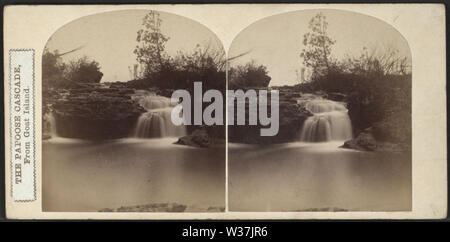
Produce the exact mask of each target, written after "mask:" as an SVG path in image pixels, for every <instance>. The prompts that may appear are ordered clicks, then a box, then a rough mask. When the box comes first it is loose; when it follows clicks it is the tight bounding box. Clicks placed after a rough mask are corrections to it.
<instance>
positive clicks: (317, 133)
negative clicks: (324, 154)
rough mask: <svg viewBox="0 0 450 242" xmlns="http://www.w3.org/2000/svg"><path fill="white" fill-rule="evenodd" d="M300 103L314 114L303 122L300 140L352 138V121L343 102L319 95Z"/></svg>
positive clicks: (342, 139) (317, 140) (319, 140)
mask: <svg viewBox="0 0 450 242" xmlns="http://www.w3.org/2000/svg"><path fill="white" fill-rule="evenodd" d="M299 103H301V104H303V105H304V106H305V108H306V109H307V110H309V111H310V112H311V113H312V114H313V116H311V117H309V118H308V119H306V120H305V122H304V124H303V128H302V131H301V135H300V141H303V142H329V141H337V140H339V141H345V140H349V139H351V138H352V136H353V134H352V125H351V121H350V118H349V116H348V110H347V108H346V107H345V105H344V104H343V103H340V102H335V101H331V100H326V99H322V98H318V97H316V98H313V99H310V100H300V101H299Z"/></svg>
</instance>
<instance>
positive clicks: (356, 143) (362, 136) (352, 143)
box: [341, 128, 377, 151]
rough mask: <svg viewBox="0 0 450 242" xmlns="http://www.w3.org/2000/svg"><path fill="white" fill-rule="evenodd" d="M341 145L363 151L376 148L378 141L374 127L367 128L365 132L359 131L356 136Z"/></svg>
mask: <svg viewBox="0 0 450 242" xmlns="http://www.w3.org/2000/svg"><path fill="white" fill-rule="evenodd" d="M341 147H342V148H348V149H355V150H362V151H374V150H376V149H377V142H376V140H375V138H374V137H373V134H372V128H369V129H365V130H364V131H363V132H361V133H359V134H358V136H356V138H354V139H352V140H348V141H346V142H345V143H344V145H342V146H341Z"/></svg>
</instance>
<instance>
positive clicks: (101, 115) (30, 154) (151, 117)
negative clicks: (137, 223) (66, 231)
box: [0, 0, 448, 240]
mask: <svg viewBox="0 0 450 242" xmlns="http://www.w3.org/2000/svg"><path fill="white" fill-rule="evenodd" d="M5 1H6V2H9V1H10V0H5ZM25 2H27V1H25ZM28 2H29V1H28ZM29 4H30V5H26V4H22V5H17V4H16V3H6V4H5V3H2V6H4V11H3V16H4V18H3V21H4V25H3V28H4V30H3V53H4V55H3V68H4V83H3V84H4V112H5V115H4V116H5V117H4V123H5V125H4V130H5V135H4V138H5V144H4V149H5V166H4V169H5V172H4V174H5V178H4V181H5V184H4V192H3V194H4V196H5V204H4V205H5V206H4V207H5V216H4V217H5V218H6V219H8V220H21V219H31V220H71V219H76V220H149V221H151V222H153V224H154V225H155V226H152V228H151V229H150V232H149V233H152V234H153V232H151V230H153V231H155V234H158V233H160V234H162V233H164V232H163V230H162V229H161V230H160V229H159V228H160V227H158V224H159V223H158V222H157V221H163V223H164V224H166V223H167V222H175V221H177V220H179V222H180V224H179V226H178V225H176V224H172V225H170V226H168V227H170V232H169V233H167V234H168V235H169V237H171V238H176V239H178V238H183V239H190V238H191V239H194V238H208V239H219V240H221V239H226V238H241V239H242V238H247V239H252V238H256V239H265V238H271V236H275V235H276V233H278V231H277V227H276V226H275V225H273V224H275V223H278V222H280V221H284V220H286V221H299V220H372V219H374V220H416V219H436V220H437V219H442V218H445V217H446V216H447V213H448V211H447V204H448V192H447V189H448V186H447V183H448V182H447V181H448V179H447V171H448V169H447V163H448V158H447V136H448V135H447V132H446V130H447V116H446V113H447V111H446V107H447V104H446V100H447V94H446V90H447V89H446V80H447V77H446V75H447V74H446V73H447V72H446V44H445V39H446V31H447V30H446V24H445V20H446V8H445V5H442V4H350V3H349V4H333V3H322V4H320V3H314V4H311V3H292V4H288V3H266V4H256V3H253V4H233V3H222V2H220V3H219V2H217V3H216V4H212V2H211V3H207V2H205V3H199V4H191V3H186V4H164V3H161V4H152V3H145V4H137V3H135V4H119V3H118V4H108V3H105V4H103V3H102V4H82V3H80V4H59V5H58V4H54V5H53V4H34V6H32V5H33V3H31V2H30V3H29ZM0 220H1V214H0ZM202 221H203V222H206V223H209V222H213V225H212V226H209V224H208V225H205V226H203V225H202ZM215 221H216V222H215ZM233 221H234V222H233ZM239 221H240V222H243V223H244V224H249V226H245V225H244V224H243V225H239V224H236V223H235V222H239ZM258 221H259V222H258ZM197 222H200V223H197ZM217 222H219V223H217ZM266 222H267V223H266ZM278 224H279V223H278ZM278 226H281V227H283V229H284V230H289V231H290V232H291V233H293V234H294V235H295V233H296V232H295V231H298V230H296V229H289V228H287V227H286V228H284V225H282V224H279V225H278ZM161 227H163V226H161ZM280 231H281V230H280ZM169 237H167V238H169Z"/></svg>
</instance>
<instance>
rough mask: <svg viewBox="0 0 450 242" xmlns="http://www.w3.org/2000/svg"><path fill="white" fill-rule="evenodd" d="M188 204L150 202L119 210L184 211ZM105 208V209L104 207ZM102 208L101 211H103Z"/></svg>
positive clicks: (118, 210)
mask: <svg viewBox="0 0 450 242" xmlns="http://www.w3.org/2000/svg"><path fill="white" fill-rule="evenodd" d="M186 207H187V206H186V205H182V204H178V203H150V204H145V205H136V206H122V207H120V208H118V209H117V212H175V213H177V212H184V211H185V210H186ZM102 210H104V209H102ZM102 210H100V211H102Z"/></svg>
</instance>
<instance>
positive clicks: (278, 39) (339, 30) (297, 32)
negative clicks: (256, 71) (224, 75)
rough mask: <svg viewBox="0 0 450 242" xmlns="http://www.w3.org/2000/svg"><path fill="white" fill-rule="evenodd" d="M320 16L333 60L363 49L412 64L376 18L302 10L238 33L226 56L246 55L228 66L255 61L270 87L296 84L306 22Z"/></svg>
mask: <svg viewBox="0 0 450 242" xmlns="http://www.w3.org/2000/svg"><path fill="white" fill-rule="evenodd" d="M319 12H322V13H323V14H324V15H325V16H326V19H327V22H328V34H329V36H330V37H331V38H332V39H334V40H336V43H335V45H333V47H332V53H331V54H332V56H333V57H335V58H338V59H340V58H344V57H346V56H347V55H350V56H360V54H361V51H362V49H363V47H367V48H369V49H373V48H377V50H378V51H383V50H385V49H387V48H393V49H398V50H399V55H401V56H404V57H407V58H408V59H409V60H411V56H410V51H409V47H408V44H407V42H406V40H404V38H403V37H402V36H401V35H400V33H399V32H398V31H397V30H395V29H394V28H393V27H392V26H390V25H389V24H386V23H385V22H383V21H381V20H378V19H376V18H373V17H370V16H367V15H362V14H357V13H353V12H348V11H341V10H303V11H295V12H290V13H284V14H280V15H275V16H271V17H267V18H264V19H262V20H259V21H257V22H255V23H253V24H252V25H250V26H248V27H247V28H246V29H244V30H243V31H241V32H240V33H239V35H238V36H237V37H236V38H235V39H234V40H233V42H232V44H231V47H230V50H229V51H228V56H231V57H232V56H236V55H239V54H240V53H245V52H247V51H250V53H249V54H247V55H245V56H243V57H241V58H238V59H236V60H233V61H232V63H231V64H230V66H236V65H242V64H245V63H247V62H249V61H252V60H254V61H255V62H256V63H257V64H263V65H265V66H266V67H267V70H268V71H269V73H268V75H269V76H271V77H272V80H271V82H270V85H271V86H278V85H294V84H298V83H299V80H298V79H297V75H296V70H299V72H300V69H301V68H302V66H303V64H302V59H301V58H300V53H301V50H302V49H303V47H304V46H303V43H302V42H303V35H304V34H305V33H307V32H309V29H308V24H309V20H310V19H311V18H312V17H313V16H315V15H316V14H317V13H319Z"/></svg>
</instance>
